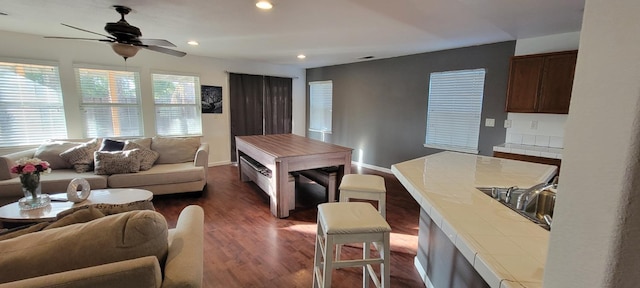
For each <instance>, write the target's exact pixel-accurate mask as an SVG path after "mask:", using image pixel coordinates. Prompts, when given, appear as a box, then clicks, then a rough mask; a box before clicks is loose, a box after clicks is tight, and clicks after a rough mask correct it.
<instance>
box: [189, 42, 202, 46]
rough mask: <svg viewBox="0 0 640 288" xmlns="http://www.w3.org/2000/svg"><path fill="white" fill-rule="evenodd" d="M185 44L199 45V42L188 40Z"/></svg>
mask: <svg viewBox="0 0 640 288" xmlns="http://www.w3.org/2000/svg"><path fill="white" fill-rule="evenodd" d="M187 44H189V45H191V46H198V45H200V43H198V41H189V42H187Z"/></svg>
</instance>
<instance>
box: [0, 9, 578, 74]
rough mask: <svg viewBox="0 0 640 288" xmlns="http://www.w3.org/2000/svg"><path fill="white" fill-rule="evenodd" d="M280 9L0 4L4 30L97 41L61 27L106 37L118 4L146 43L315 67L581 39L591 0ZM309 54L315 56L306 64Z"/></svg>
mask: <svg viewBox="0 0 640 288" xmlns="http://www.w3.org/2000/svg"><path fill="white" fill-rule="evenodd" d="M272 3H273V4H274V8H273V9H272V10H270V11H263V10H259V9H257V8H256V7H255V1H254V0H189V1H187V0H130V1H126V0H115V1H114V0H108V1H105V0H19V1H16V0H0V12H2V13H6V14H7V15H6V16H2V15H0V30H6V31H13V32H21V33H28V34H35V35H43V36H67V37H89V38H94V36H96V35H92V34H89V33H85V32H81V31H77V30H74V29H71V28H67V27H64V26H62V25H60V23H65V24H69V25H72V26H76V27H81V28H84V29H87V30H91V31H95V32H98V33H102V34H106V33H105V32H104V30H103V28H104V24H105V23H106V22H116V21H117V20H118V19H119V17H120V16H119V15H118V14H117V13H116V12H115V11H114V10H113V9H112V8H111V5H114V4H118V5H125V6H129V7H131V8H132V9H133V11H132V12H131V13H130V14H129V15H128V16H127V17H126V19H127V21H128V22H129V23H130V24H132V25H134V26H137V27H138V28H140V30H142V34H143V36H142V38H159V39H167V40H169V41H171V42H173V43H174V44H176V45H177V46H178V48H177V50H181V51H184V52H187V53H188V54H192V55H200V56H208V57H215V58H222V59H242V60H252V61H263V62H269V63H274V64H286V65H296V66H298V67H302V68H311V67H319V66H327V65H334V64H343V63H351V62H358V61H364V60H359V59H358V58H361V57H365V56H374V57H375V58H376V59H377V58H388V57H395V56H402V55H409V54H416V53H423V52H429V51H437V50H443V49H449V48H458V47H465V46H473V45H479V44H486V43H494V42H500V41H507V40H514V39H521V38H530V37H538V36H544V35H550V34H557V33H565V32H575V31H579V30H580V27H581V25H582V13H583V8H584V0H394V1H391V0H384V1H383V0H315V1H312V0H273V1H272ZM98 38H99V36H98ZM189 40H196V41H198V42H200V45H199V46H189V45H187V44H186V42H187V41H189ZM2 41H5V40H4V39H3V40H2ZM48 41H77V40H56V39H50V40H48ZM143 52H145V53H156V52H152V51H143ZM301 53H302V54H305V55H307V58H306V59H304V60H299V59H297V58H296V56H297V55H298V54H301ZM167 57H172V56H167Z"/></svg>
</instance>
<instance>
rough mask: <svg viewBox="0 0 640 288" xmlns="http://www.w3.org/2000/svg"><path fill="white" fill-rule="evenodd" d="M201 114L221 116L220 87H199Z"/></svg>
mask: <svg viewBox="0 0 640 288" xmlns="http://www.w3.org/2000/svg"><path fill="white" fill-rule="evenodd" d="M200 94H201V98H202V113H214V114H222V87H221V86H209V85H201V86H200Z"/></svg>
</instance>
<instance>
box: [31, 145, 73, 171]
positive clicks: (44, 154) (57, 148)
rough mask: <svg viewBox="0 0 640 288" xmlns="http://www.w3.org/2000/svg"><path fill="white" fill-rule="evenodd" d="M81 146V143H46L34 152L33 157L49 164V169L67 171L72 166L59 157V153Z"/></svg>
mask: <svg viewBox="0 0 640 288" xmlns="http://www.w3.org/2000/svg"><path fill="white" fill-rule="evenodd" d="M80 145H82V142H69V141H47V142H45V143H42V144H41V145H40V147H38V149H36V152H35V153H34V155H33V156H34V157H36V158H38V159H40V160H43V161H47V162H49V167H51V169H53V170H56V169H68V168H71V167H73V165H72V164H71V163H69V162H67V161H66V160H65V159H62V157H60V153H62V152H64V151H67V150H69V149H71V148H73V147H77V146H80Z"/></svg>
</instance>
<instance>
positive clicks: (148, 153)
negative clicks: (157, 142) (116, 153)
mask: <svg viewBox="0 0 640 288" xmlns="http://www.w3.org/2000/svg"><path fill="white" fill-rule="evenodd" d="M131 149H140V171H147V170H149V169H151V167H153V163H155V162H156V160H158V157H160V153H158V152H156V151H153V150H151V149H147V148H145V147H144V146H142V145H140V144H138V143H136V142H133V141H129V140H128V141H127V142H125V144H124V148H123V150H131Z"/></svg>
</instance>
